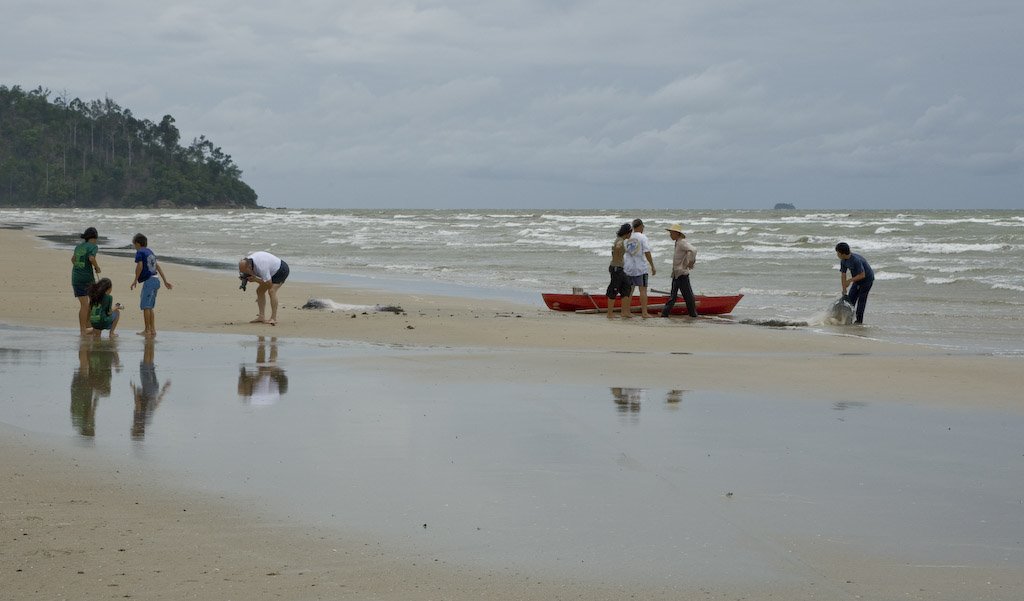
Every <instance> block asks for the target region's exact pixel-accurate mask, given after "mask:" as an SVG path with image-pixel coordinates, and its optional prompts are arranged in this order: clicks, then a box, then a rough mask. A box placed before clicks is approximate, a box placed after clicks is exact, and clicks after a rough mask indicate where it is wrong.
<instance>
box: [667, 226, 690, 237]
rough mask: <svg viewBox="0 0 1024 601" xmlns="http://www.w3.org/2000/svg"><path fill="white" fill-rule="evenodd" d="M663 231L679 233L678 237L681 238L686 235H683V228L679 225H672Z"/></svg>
mask: <svg viewBox="0 0 1024 601" xmlns="http://www.w3.org/2000/svg"><path fill="white" fill-rule="evenodd" d="M665 231H666V232H679V235H680V236H682V237H683V238H685V237H686V234H684V233H683V226H682V224H679V223H673V224H672V225H670V226H668V227H667V228H665Z"/></svg>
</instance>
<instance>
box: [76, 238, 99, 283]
mask: <svg viewBox="0 0 1024 601" xmlns="http://www.w3.org/2000/svg"><path fill="white" fill-rule="evenodd" d="M99 250H100V247H98V246H96V245H95V244H93V243H92V242H88V241H86V242H82V243H81V244H79V245H78V246H76V247H75V254H74V255H73V262H72V264H71V283H72V284H92V283H93V282H95V281H96V276H95V275H93V273H92V263H91V262H89V257H95V256H96V253H97V252H99Z"/></svg>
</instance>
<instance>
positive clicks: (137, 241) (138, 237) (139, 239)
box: [132, 234, 149, 246]
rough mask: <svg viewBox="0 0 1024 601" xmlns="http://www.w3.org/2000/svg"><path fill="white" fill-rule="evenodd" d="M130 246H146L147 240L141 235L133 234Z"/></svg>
mask: <svg viewBox="0 0 1024 601" xmlns="http://www.w3.org/2000/svg"><path fill="white" fill-rule="evenodd" d="M132 244H138V245H139V246H148V245H149V238H146V237H145V236H143V235H142V234H135V236H134V237H133V238H132Z"/></svg>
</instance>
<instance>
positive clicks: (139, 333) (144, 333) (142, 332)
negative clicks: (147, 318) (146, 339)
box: [135, 330, 148, 336]
mask: <svg viewBox="0 0 1024 601" xmlns="http://www.w3.org/2000/svg"><path fill="white" fill-rule="evenodd" d="M147 333H148V332H146V330H142V331H141V332H135V334H136V335H137V336H145V335H146V334H147Z"/></svg>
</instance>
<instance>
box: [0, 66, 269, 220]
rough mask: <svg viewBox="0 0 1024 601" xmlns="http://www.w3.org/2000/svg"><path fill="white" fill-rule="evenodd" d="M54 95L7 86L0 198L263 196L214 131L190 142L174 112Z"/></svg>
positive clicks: (245, 201)
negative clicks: (150, 114) (158, 113)
mask: <svg viewBox="0 0 1024 601" xmlns="http://www.w3.org/2000/svg"><path fill="white" fill-rule="evenodd" d="M51 96H54V95H53V93H52V92H51V91H50V90H47V89H44V88H42V87H38V88H36V89H34V90H31V91H27V92H26V91H25V90H23V89H22V88H21V87H20V86H13V87H7V86H0V206H63V207H173V206H182V207H190V208H191V207H257V206H258V205H257V204H256V192H255V191H253V189H252V188H250V187H249V186H248V185H247V184H245V182H243V181H242V180H241V175H242V171H241V169H239V168H238V166H237V165H235V163H234V161H233V160H232V159H231V155H228V154H225V153H224V151H223V150H222V149H221V148H220V147H219V146H216V145H214V143H213V142H212V141H210V140H209V139H207V138H206V136H205V135H204V136H200V137H199V138H197V139H194V140H192V143H191V144H190V145H189V146H188V147H182V146H181V145H180V144H179V142H180V139H181V133H180V132H179V131H178V128H177V126H175V121H174V117H172V116H171V115H164V116H163V118H162V119H161V120H160V122H159V123H154V122H152V121H150V120H149V119H137V118H136V117H135V116H134V115H133V114H132V112H131V111H130V110H128V109H125V108H122V107H120V106H118V104H117V103H116V102H114V101H113V100H112V99H110V98H104V99H103V100H92V101H88V102H86V101H82V100H80V99H78V98H74V99H71V100H69V99H68V95H67V93H66V92H64V93H62V94H59V95H56V96H54V97H53V99H52V100H51Z"/></svg>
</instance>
